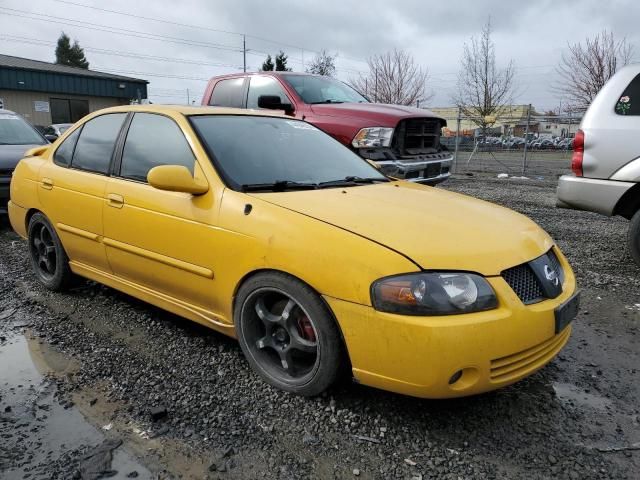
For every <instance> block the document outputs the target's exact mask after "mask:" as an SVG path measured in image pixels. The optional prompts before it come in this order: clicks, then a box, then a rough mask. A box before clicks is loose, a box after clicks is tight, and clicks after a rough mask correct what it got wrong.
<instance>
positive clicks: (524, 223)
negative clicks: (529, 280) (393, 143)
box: [252, 182, 553, 275]
mask: <svg viewBox="0 0 640 480" xmlns="http://www.w3.org/2000/svg"><path fill="white" fill-rule="evenodd" d="M252 195H253V196H255V197H259V198H260V199H262V200H265V201H267V202H270V203H273V204H275V205H279V206H281V207H284V208H287V209H289V210H293V211H295V212H299V213H301V214H303V215H307V216H309V217H312V218H315V219H317V220H320V221H323V222H326V223H328V224H331V225H334V226H336V227H339V228H341V229H344V230H347V231H350V232H353V233H355V234H357V235H360V236H362V237H366V238H368V239H370V240H372V241H374V242H377V243H379V244H382V245H384V246H386V247H388V248H390V249H392V250H395V251H396V252H398V253H400V254H402V255H404V256H406V257H408V258H409V259H411V260H412V261H413V262H414V263H416V264H417V265H418V266H420V267H421V268H423V269H426V270H430V269H434V270H466V271H473V272H478V273H482V274H483V275H499V274H500V272H501V271H502V270H504V269H506V268H509V267H513V266H515V265H519V264H521V263H524V262H527V261H529V260H532V259H533V258H536V257H538V256H539V255H542V254H543V253H544V252H546V251H547V250H549V248H551V246H552V245H553V240H552V239H551V238H550V237H549V235H547V233H546V232H545V231H544V230H542V229H541V228H540V227H538V226H537V225H536V224H535V223H534V222H533V221H532V220H530V219H529V218H527V217H525V216H524V215H521V214H519V213H516V212H514V211H512V210H509V209H507V208H503V207H500V206H498V205H494V204H492V203H488V202H485V201H482V200H478V199H475V198H472V197H468V196H466V195H461V194H458V193H452V192H448V191H445V190H441V189H437V188H433V187H425V186H422V185H414V184H411V183H408V182H391V183H384V184H376V185H366V186H358V187H349V188H330V189H322V190H305V191H288V192H278V193H259V194H252ZM333 248H339V246H336V247H333ZM353 253H354V255H356V254H357V252H353Z"/></svg>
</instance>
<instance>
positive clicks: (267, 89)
mask: <svg viewBox="0 0 640 480" xmlns="http://www.w3.org/2000/svg"><path fill="white" fill-rule="evenodd" d="M260 95H275V96H277V97H280V103H291V101H290V100H289V97H287V94H286V93H284V89H283V88H282V86H281V85H280V83H279V82H278V81H277V80H276V79H275V78H272V77H266V76H260V75H256V76H253V77H251V81H250V83H249V95H248V96H247V108H259V107H258V97H260Z"/></svg>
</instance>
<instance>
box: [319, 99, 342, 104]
mask: <svg viewBox="0 0 640 480" xmlns="http://www.w3.org/2000/svg"><path fill="white" fill-rule="evenodd" d="M322 103H331V104H336V103H344V102H343V101H341V100H331V99H328V100H323V101H321V102H311V105H320V104H322Z"/></svg>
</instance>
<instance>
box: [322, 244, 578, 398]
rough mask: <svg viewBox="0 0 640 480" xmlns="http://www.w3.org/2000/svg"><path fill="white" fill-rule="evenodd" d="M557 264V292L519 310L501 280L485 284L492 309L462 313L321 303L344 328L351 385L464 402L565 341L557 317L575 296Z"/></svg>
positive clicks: (533, 365) (571, 280)
mask: <svg viewBox="0 0 640 480" xmlns="http://www.w3.org/2000/svg"><path fill="white" fill-rule="evenodd" d="M560 261H561V263H562V266H563V268H564V271H565V281H564V284H563V292H562V294H561V295H560V296H558V297H557V298H554V299H550V300H545V301H542V302H539V303H536V304H531V305H524V304H523V303H522V302H521V301H520V299H519V298H518V297H517V296H516V294H515V293H514V292H513V290H511V288H510V287H509V285H508V284H507V283H506V282H505V281H504V280H503V279H502V277H489V278H487V280H488V281H489V283H490V284H491V286H492V287H493V289H494V290H495V292H496V295H497V296H498V299H499V307H498V308H497V309H495V310H490V311H486V312H476V313H470V314H463V315H451V316H439V317H420V316H403V315H395V314H389V313H383V312H379V311H376V310H374V309H373V308H372V307H370V306H365V305H359V304H355V303H352V302H346V301H342V300H338V299H335V298H327V297H325V299H326V301H327V303H328V304H329V306H330V307H331V309H332V310H333V312H334V314H335V316H336V318H337V320H338V323H339V325H340V328H341V330H342V334H343V337H344V340H345V343H346V346H347V350H348V352H349V357H350V360H351V365H352V371H353V375H354V377H355V379H356V381H358V382H359V383H362V384H365V385H369V386H373V387H377V388H380V389H383V390H389V391H393V392H397V393H401V394H405V395H412V396H416V397H422V398H450V397H461V396H467V395H473V394H478V393H482V392H486V391H490V390H494V389H497V388H500V387H504V386H506V385H509V384H512V383H514V382H517V381H518V380H520V379H522V378H525V377H527V376H529V375H531V374H532V373H534V372H535V371H537V370H538V369H540V368H542V367H543V366H544V365H546V364H547V363H548V362H550V361H551V360H552V359H553V358H554V357H555V356H556V355H557V353H558V352H559V351H560V350H561V349H562V348H563V347H564V345H565V344H566V343H567V341H568V339H569V337H570V334H571V325H569V326H567V327H566V328H564V329H563V330H562V331H560V332H559V333H558V334H556V332H555V313H554V312H555V309H556V308H557V307H559V306H560V305H562V304H563V303H564V302H566V301H567V300H568V299H569V298H570V297H571V296H572V295H573V294H574V293H575V290H576V283H575V277H574V275H573V272H572V271H571V268H570V267H569V265H568V263H567V261H566V259H564V257H563V258H561V259H560ZM460 371H461V372H462V376H461V377H460V378H459V379H458V380H457V381H455V382H453V383H452V384H450V383H449V382H450V380H451V379H452V376H453V375H454V374H456V372H460Z"/></svg>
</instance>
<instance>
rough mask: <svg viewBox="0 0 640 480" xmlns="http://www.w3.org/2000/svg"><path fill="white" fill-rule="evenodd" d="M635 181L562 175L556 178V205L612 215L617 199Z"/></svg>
mask: <svg viewBox="0 0 640 480" xmlns="http://www.w3.org/2000/svg"><path fill="white" fill-rule="evenodd" d="M634 185H635V183H633V182H619V181H615V180H600V179H596V178H585V177H576V176H574V175H563V176H561V177H560V179H559V180H558V189H557V192H556V195H557V200H556V206H557V207H559V208H573V209H576V210H586V211H589V212H596V213H601V214H603V215H613V212H614V209H615V207H616V205H617V204H618V201H619V200H620V198H621V197H622V195H624V193H625V192H626V191H627V190H629V188H631V187H632V186H634Z"/></svg>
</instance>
